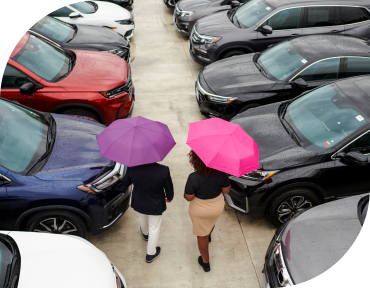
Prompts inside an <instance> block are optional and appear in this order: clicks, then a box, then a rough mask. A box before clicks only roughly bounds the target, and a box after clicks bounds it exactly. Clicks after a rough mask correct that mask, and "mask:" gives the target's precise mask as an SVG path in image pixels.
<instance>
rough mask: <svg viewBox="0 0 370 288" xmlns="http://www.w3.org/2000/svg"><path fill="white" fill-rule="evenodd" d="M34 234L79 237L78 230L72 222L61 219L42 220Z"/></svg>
mask: <svg viewBox="0 0 370 288" xmlns="http://www.w3.org/2000/svg"><path fill="white" fill-rule="evenodd" d="M33 232H41V233H54V234H68V235H78V233H77V228H76V227H75V225H73V224H72V223H71V222H70V221H68V220H65V219H61V218H48V219H44V220H41V221H40V222H39V223H38V224H37V225H36V226H35V228H34V229H33Z"/></svg>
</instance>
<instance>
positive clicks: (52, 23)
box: [31, 17, 75, 42]
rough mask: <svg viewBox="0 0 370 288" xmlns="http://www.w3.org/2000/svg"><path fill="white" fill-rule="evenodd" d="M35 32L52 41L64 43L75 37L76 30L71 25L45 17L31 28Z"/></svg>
mask: <svg viewBox="0 0 370 288" xmlns="http://www.w3.org/2000/svg"><path fill="white" fill-rule="evenodd" d="M31 30H33V31H35V32H40V33H42V34H44V35H46V36H47V37H48V38H50V39H52V40H56V41H59V42H63V41H65V40H67V39H68V40H69V39H71V38H72V37H73V35H74V33H75V30H74V29H73V28H72V26H71V25H68V24H67V23H64V22H62V21H59V20H57V19H55V18H52V17H45V18H43V19H41V20H40V21H39V22H37V23H36V24H35V26H33V27H32V28H31Z"/></svg>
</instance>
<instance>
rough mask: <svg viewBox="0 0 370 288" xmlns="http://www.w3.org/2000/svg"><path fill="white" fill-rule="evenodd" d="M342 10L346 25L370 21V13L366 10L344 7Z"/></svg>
mask: <svg viewBox="0 0 370 288" xmlns="http://www.w3.org/2000/svg"><path fill="white" fill-rule="evenodd" d="M341 9H342V17H343V22H344V24H352V23H358V22H362V21H366V20H369V19H370V13H369V11H367V10H366V9H365V8H360V7H342V8H341Z"/></svg>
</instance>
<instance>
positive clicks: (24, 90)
mask: <svg viewBox="0 0 370 288" xmlns="http://www.w3.org/2000/svg"><path fill="white" fill-rule="evenodd" d="M36 90H37V87H36V85H35V84H34V83H32V82H27V83H25V84H23V85H22V86H21V87H20V88H19V91H20V92H21V95H27V94H31V93H33V92H35V91H36Z"/></svg>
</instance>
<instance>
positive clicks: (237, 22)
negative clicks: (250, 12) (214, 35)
mask: <svg viewBox="0 0 370 288" xmlns="http://www.w3.org/2000/svg"><path fill="white" fill-rule="evenodd" d="M235 14H236V10H235V12H234V14H233V16H232V19H233V20H232V21H233V23H235V22H234V19H235V20H236V24H238V26H239V28H241V27H242V26H241V25H240V22H239V20H238V18H237V17H236V16H235Z"/></svg>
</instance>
